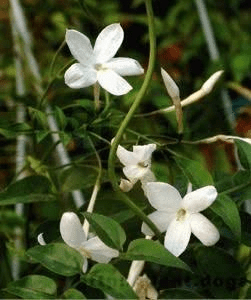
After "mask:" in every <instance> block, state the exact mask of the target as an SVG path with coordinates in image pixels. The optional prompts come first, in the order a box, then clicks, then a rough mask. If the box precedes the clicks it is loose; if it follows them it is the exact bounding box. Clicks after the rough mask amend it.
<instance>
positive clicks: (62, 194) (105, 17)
mask: <svg viewBox="0 0 251 300" xmlns="http://www.w3.org/2000/svg"><path fill="white" fill-rule="evenodd" d="M248 4H249V3H248V1H240V0H231V1H229V0H228V1H220V2H217V1H213V0H208V1H207V7H208V12H209V16H210V20H211V22H212V27H213V29H214V33H215V38H216V41H217V44H218V47H219V51H220V60H219V61H217V62H212V61H210V58H209V54H208V50H207V46H206V42H205V38H204V35H203V31H202V28H201V25H200V21H199V17H198V13H197V10H196V6H195V3H194V2H193V1H182V0H178V1H161V0H155V1H153V9H154V13H155V21H156V33H157V65H156V68H155V73H154V77H153V81H152V83H151V87H150V89H149V91H148V93H147V95H146V96H145V98H144V101H143V102H142V105H141V106H140V109H139V111H138V113H145V112H150V111H152V110H156V109H159V108H162V107H166V106H168V105H169V104H170V105H171V100H170V99H169V97H168V96H167V93H166V90H165V88H164V85H163V82H162V79H161V76H160V72H159V70H160V67H163V68H164V69H165V70H167V72H168V73H169V74H170V75H171V76H172V77H173V78H174V79H175V81H176V82H177V84H178V86H179V87H180V90H181V96H182V98H185V97H186V96H188V95H189V94H190V93H192V92H194V91H196V90H198V89H199V88H200V87H201V85H202V84H203V82H204V81H205V80H206V79H207V78H208V77H209V76H210V75H211V74H212V73H213V72H215V71H216V70H219V69H224V71H225V73H224V80H222V81H221V82H220V83H219V84H218V85H217V88H216V89H214V91H213V92H212V93H211V94H210V95H209V96H207V97H206V98H205V99H203V100H202V101H200V102H198V103H197V104H196V105H191V106H190V107H187V108H185V109H184V122H185V132H184V136H183V139H184V140H190V141H191V140H198V139H202V138H206V137H209V136H213V135H216V134H220V133H224V134H233V133H235V134H240V135H242V136H245V137H250V132H249V129H250V128H251V125H250V124H251V123H250V108H249V101H250V100H249V99H250V98H251V97H250V98H249V99H248V97H243V96H242V95H240V94H239V93H237V92H236V90H232V89H229V82H230V81H231V82H232V81H234V82H235V83H238V84H241V85H243V86H245V87H247V88H251V87H250V76H251V73H250V67H251V56H250V47H251V35H250V32H251V31H250V29H251V28H250V27H251V24H250V21H249V20H250V16H251V10H250V8H249V5H248ZM22 5H23V8H24V11H25V14H26V17H27V20H28V27H29V28H30V29H31V31H32V35H33V49H34V53H35V56H36V58H37V60H38V62H39V66H40V70H41V74H42V85H43V87H44V88H46V86H47V85H48V84H49V82H50V80H51V78H54V77H55V76H56V74H57V73H58V70H61V69H62V68H63V67H64V66H65V65H66V64H67V63H69V61H70V59H71V55H70V52H69V50H68V48H67V47H66V46H65V47H64V48H63V49H62V51H60V53H59V55H58V57H57V59H56V62H55V65H54V68H53V69H52V70H51V69H50V66H51V62H52V60H53V58H54V55H55V52H56V51H57V50H58V48H59V47H60V45H61V43H62V42H63V40H64V36H65V30H66V28H75V29H77V30H79V31H81V32H83V33H85V34H86V35H87V36H88V37H91V38H92V39H93V40H92V41H94V39H95V38H96V36H97V34H98V33H99V32H100V30H101V29H102V28H104V27H105V26H106V25H108V24H110V23H114V22H120V23H121V25H122V27H123V29H124V31H125V40H124V43H123V46H122V47H121V49H120V50H119V53H118V55H119V56H127V57H133V58H135V59H137V60H138V61H139V62H140V63H141V64H142V65H143V66H144V67H145V68H146V67H147V63H148V34H147V18H146V14H145V7H144V1H141V0H134V1H115V0H107V1H101V0H100V1H98V0H85V1H81V0H79V1H78V0H75V1H74V0H71V1H70V0H66V1H52V0H46V1H39V0H26V1H22ZM1 8H2V9H1V13H0V21H1V23H0V28H1V31H0V37H1V41H2V42H1V45H0V64H1V71H0V83H1V94H0V105H1V118H0V134H1V135H0V142H1V148H0V157H1V160H0V162H1V172H0V187H1V190H2V192H3V193H5V192H6V191H7V192H6V193H9V194H8V195H10V194H11V193H14V195H15V197H18V196H20V197H24V195H22V194H20V195H17V194H18V193H17V191H18V187H14V188H16V191H14V192H13V191H11V192H10V191H9V192H8V186H9V184H10V183H14V182H15V166H14V155H15V138H16V136H17V135H19V134H20V133H22V132H25V133H27V134H28V136H29V139H30V142H29V145H30V146H29V158H28V159H27V165H26V166H27V172H28V174H29V175H37V176H43V177H42V179H41V178H40V179H41V180H42V183H41V182H39V181H38V180H39V178H38V177H36V178H33V180H34V181H33V180H31V182H28V183H26V185H25V186H21V189H23V190H25V191H26V194H28V191H30V192H31V191H32V190H33V189H34V187H35V189H36V193H37V194H43V195H47V196H48V195H52V194H53V195H54V196H55V195H56V196H55V197H56V201H47V202H45V203H43V202H39V203H33V204H26V205H25V217H20V216H17V215H16V214H15V213H14V212H13V209H12V206H1V208H0V235H1V238H0V248H1V256H0V264H1V270H0V278H1V280H0V287H1V288H5V287H6V286H7V285H8V283H9V282H11V281H12V278H11V273H10V265H9V261H10V260H9V258H10V255H11V253H13V252H14V251H15V250H14V248H13V239H14V236H15V234H16V233H15V231H14V230H13V228H14V226H21V228H22V229H23V232H25V237H24V238H25V243H26V244H25V248H26V249H28V248H30V247H33V246H35V245H36V244H37V240H36V237H37V234H38V233H40V232H45V239H46V240H47V241H48V242H50V241H58V240H59V236H60V235H59V231H58V224H59V219H60V217H61V215H62V213H63V212H65V211H68V210H75V208H74V205H73V202H72V199H71V196H70V193H69V192H71V191H72V190H74V189H76V188H79V189H81V190H82V191H83V192H84V195H85V198H86V199H89V198H90V195H91V192H92V187H93V185H94V183H95V180H96V177H97V169H98V165H97V160H96V154H95V151H97V153H98V154H99V155H100V158H101V159H102V164H103V176H102V189H101V190H100V193H99V195H98V199H97V203H96V207H95V211H96V212H98V213H101V214H104V215H107V216H111V217H112V218H114V219H115V220H117V221H119V222H120V223H122V225H123V227H124V229H125V230H126V233H127V243H128V241H130V240H133V239H135V238H138V237H139V232H140V226H141V221H140V220H138V219H137V218H135V217H134V216H133V215H132V213H131V212H129V211H128V209H127V208H126V207H125V206H124V205H123V204H122V203H120V202H119V201H116V199H114V198H115V195H114V194H113V193H112V191H111V187H110V185H109V183H108V177H107V174H106V168H107V157H108V153H109V145H108V143H107V142H106V140H107V141H110V140H111V139H112V138H113V137H114V135H115V133H116V130H117V129H118V126H119V124H120V122H121V120H122V119H123V117H124V116H125V113H126V112H127V111H128V109H129V107H130V105H131V104H132V101H133V100H134V98H135V94H136V93H137V91H138V89H139V87H140V85H141V84H142V81H143V77H137V78H129V79H128V81H129V82H130V83H131V84H132V85H133V87H134V90H133V91H132V92H131V93H129V95H126V96H124V97H123V98H120V99H112V102H111V107H110V111H109V114H104V115H97V114H96V112H95V111H94V109H93V107H92V100H91V99H92V89H91V88H87V89H84V90H76V91H74V90H71V89H69V88H68V87H67V86H66V85H65V84H64V80H63V73H62V72H61V74H60V76H59V77H58V78H56V79H55V80H54V81H53V84H52V86H51V87H50V89H49V91H48V95H47V101H49V103H50V104H51V105H52V106H53V108H54V115H55V117H56V119H57V121H58V124H59V127H60V130H61V132H60V134H61V137H62V139H63V141H64V144H65V146H66V148H67V150H68V151H69V153H70V155H71V157H72V158H73V164H72V166H71V168H70V169H65V168H60V167H58V165H57V157H56V156H55V155H54V154H53V152H50V150H53V148H50V147H51V139H50V136H49V130H48V128H47V126H46V125H45V123H46V116H45V114H44V112H43V111H42V110H39V109H38V105H37V95H36V92H35V89H34V80H33V78H32V76H31V74H30V73H29V71H28V68H27V70H26V78H27V79H26V82H25V84H26V87H27V90H28V93H27V94H26V95H25V96H24V97H22V98H17V96H16V95H15V67H14V62H13V59H14V57H15V51H14V50H13V43H12V38H11V28H10V18H9V4H8V1H2V2H1ZM220 86H221V87H224V88H227V89H228V92H229V95H230V98H231V102H232V108H233V112H234V114H235V117H236V121H235V123H234V124H233V128H231V126H230V125H229V124H228V121H227V117H226V115H225V112H224V109H223V106H222V102H221V94H220V89H221V88H220ZM103 96H104V95H103ZM113 100H114V101H113ZM17 101H21V102H22V103H24V104H25V105H26V106H27V107H28V112H29V120H28V121H27V122H26V124H21V125H19V126H17V125H14V123H15V109H14V108H15V103H16V102H17ZM73 103H75V104H76V103H77V104H78V105H77V106H76V105H73ZM129 129H130V130H131V131H129V130H128V131H127V133H126V139H125V140H126V144H125V145H126V146H130V145H132V144H135V142H138V143H145V142H146V139H145V136H146V137H147V138H149V139H150V140H151V139H154V140H157V141H159V142H162V143H166V144H167V145H168V147H169V149H170V151H173V152H170V151H168V150H166V148H163V149H161V150H160V151H158V153H157V154H154V158H153V161H154V164H153V170H154V171H155V172H156V174H157V175H156V176H157V178H158V180H159V181H163V182H169V183H171V184H173V185H175V186H176V187H177V188H179V190H181V192H182V193H183V194H184V193H185V191H186V184H187V179H186V178H185V177H184V175H183V173H181V172H180V169H179V168H178V167H177V164H176V163H175V160H174V159H173V155H172V153H176V154H182V155H185V156H186V157H187V158H190V159H194V160H196V161H198V162H200V163H201V165H202V166H203V168H205V169H206V170H209V171H210V173H211V174H212V176H213V178H214V180H215V182H218V187H219V190H220V189H222V190H224V184H223V183H222V182H225V183H226V185H227V184H229V182H230V181H231V182H233V186H234V187H236V186H238V184H239V183H240V182H241V183H243V178H244V177H245V179H246V180H247V181H248V179H247V178H249V177H247V173H246V174H245V176H243V174H239V177H238V178H237V177H235V179H236V178H237V179H236V181H233V176H234V175H236V172H237V171H238V165H237V164H236V162H235V160H234V151H233V147H232V146H231V145H225V144H223V143H221V144H218V143H217V144H213V145H203V146H202V145H201V146H195V145H191V144H179V143H178V144H177V143H174V144H173V141H176V139H177V138H178V137H177V133H176V130H177V128H176V119H175V114H174V113H170V114H163V115H156V116H153V117H149V118H148V117H144V118H142V117H141V118H137V117H136V118H134V119H133V120H132V122H131V123H130V128H129ZM100 137H102V138H103V140H102V139H101V138H100ZM94 148H95V149H96V150H95V151H94ZM244 152H245V151H244ZM247 152H248V150H247ZM245 155H246V156H247V158H245V159H246V160H247V161H249V162H250V157H248V154H247V153H244V156H245ZM120 169H121V166H120V165H119V164H118V169H117V171H118V173H119V172H121V171H120ZM121 174H122V173H121ZM240 175H242V176H243V177H241V176H240ZM13 178H14V179H13ZM46 178H47V181H46ZM43 180H44V181H43ZM224 180H225V181H224ZM216 186H217V184H216ZM6 189H7V190H6ZM250 192H251V190H250V187H249V188H246V189H245V190H244V191H242V190H241V191H237V192H236V193H233V194H231V197H232V199H233V200H234V201H235V203H237V204H238V207H239V209H240V210H242V214H243V218H242V222H243V224H244V225H243V227H242V229H243V230H244V233H245V234H246V235H247V236H248V237H250V235H249V234H250V233H249V232H250V225H248V220H249V219H250V215H248V214H247V213H246V212H244V211H243V201H244V200H246V199H249V198H250V196H251V195H250ZM11 195H13V194H11ZM1 196H2V197H3V194H2V195H1ZM1 196H0V197H1ZM48 197H49V196H48ZM131 197H132V198H133V199H137V200H135V201H136V202H137V204H138V205H139V206H140V207H141V208H142V209H145V212H149V211H150V207H149V206H148V204H147V202H146V199H145V198H144V196H143V195H142V193H140V189H139V187H137V188H136V189H135V190H133V191H132V192H131ZM9 198H11V197H9ZM28 198H29V197H28ZM0 199H1V198H0ZM48 200H49V199H48ZM54 200H55V199H54ZM38 201H39V200H38ZM85 208H86V206H85V207H83V211H84V210H85ZM208 214H209V215H210V214H212V212H211V211H209V212H208ZM212 216H213V218H214V219H215V222H216V223H218V224H221V223H222V220H220V218H219V217H217V216H215V215H214V214H213V215H212ZM222 228H223V227H222ZM224 230H225V234H224V232H223V231H224ZM221 234H222V235H223V237H222V239H221V241H220V243H219V247H221V248H222V249H224V251H226V253H228V254H226V255H230V254H233V252H234V253H235V254H236V251H237V248H238V247H237V244H236V241H234V242H233V239H232V236H231V238H230V239H229V238H228V235H229V234H230V233H229V228H226V226H225V228H223V229H222V232H221ZM230 235H231V234H230ZM247 240H248V239H247V238H246V239H245V243H244V242H243V243H244V244H245V245H247V246H250V241H249V242H247ZM238 245H239V244H238ZM238 249H239V250H238V251H241V250H240V248H238ZM24 251H25V249H23V252H22V251H21V252H22V253H18V255H19V257H20V258H21V260H22V276H25V275H27V274H32V273H34V272H35V273H36V274H43V275H46V276H47V275H48V276H49V277H51V278H53V279H54V280H55V281H56V282H57V284H58V287H59V292H61V293H63V292H64V291H65V289H66V288H65V287H66V286H67V285H68V286H71V283H69V281H71V280H72V281H74V278H70V279H69V280H68V281H67V280H65V278H61V276H59V275H55V274H53V273H52V272H50V271H48V270H47V269H45V268H43V267H41V266H38V265H31V264H29V263H28V260H27V258H26V256H25V255H24ZM200 251H201V252H200ZM203 251H206V250H205V249H203V248H202V250H200V248H198V255H197V256H196V257H199V255H201V257H202V258H201V260H200V259H198V258H197V261H196V257H195V256H194V253H193V252H192V251H191V250H190V249H188V251H187V252H186V253H185V254H184V260H185V261H186V263H188V264H191V265H193V266H194V267H195V268H196V271H197V272H196V274H195V275H194V276H193V277H192V278H190V277H189V278H188V280H187V282H188V283H187V285H186V284H184V282H185V283H186V276H187V275H186V273H185V272H184V273H183V271H180V270H178V271H177V270H176V269H175V270H173V269H170V268H168V269H166V268H163V267H161V266H159V265H156V264H151V263H149V264H147V266H146V271H147V273H148V274H149V277H152V278H151V279H152V280H153V283H154V285H155V286H156V287H157V288H158V289H160V290H163V289H168V288H184V286H185V288H188V289H189V292H191V293H193V292H194V291H196V292H198V293H199V294H201V295H203V296H204V297H216V298H217V297H219V298H227V297H230V296H231V297H237V295H238V292H239V290H237V291H236V289H234V292H233V293H232V290H231V289H226V288H225V289H220V290H219V289H217V288H215V287H214V285H213V284H211V285H209V288H208V287H207V288H205V287H204V286H203V285H201V284H200V283H201V280H208V278H205V277H206V275H205V266H207V264H209V263H207V262H203V263H201V262H202V261H203V259H205V255H207V256H209V258H210V255H211V257H212V263H215V261H220V259H219V257H220V255H222V253H220V254H218V253H216V252H217V251H218V250H217V249H216V250H212V251H211V250H208V251H209V252H206V253H204V254H203ZM210 251H211V252H210ZM213 251H215V252H213ZM247 253H249V252H247ZM203 255H204V256H203ZM244 257H245V255H244ZM182 258H183V257H182ZM229 259H230V260H231V259H232V256H231V258H229ZM242 259H244V258H243V257H242ZM245 259H246V260H247V261H248V255H247V257H245ZM209 262H210V259H209ZM224 263H225V261H224ZM240 263H243V261H241V260H240V259H239V260H238V255H237V254H236V255H235V258H234V262H232V261H231V262H229V264H228V263H227V262H226V264H227V266H224V265H221V266H220V267H219V270H218V272H219V274H221V270H223V269H224V268H228V266H229V265H230V266H232V268H233V266H235V264H238V267H239V264H240ZM247 265H248V266H249V264H248V263H247ZM116 266H117V267H118V268H119V270H120V272H121V273H122V274H123V275H125V276H126V274H127V272H128V269H129V266H130V264H129V263H128V262H125V261H122V262H118V263H117V265H116ZM242 267H243V266H242ZM244 267H245V266H244ZM230 269H231V268H230ZM213 272H217V270H216V271H215V270H214V271H213ZM241 272H243V270H241V271H240V273H241ZM234 274H236V271H233V274H232V275H233V276H234ZM241 274H242V273H241ZM210 276H211V277H210ZM213 276H215V275H212V274H209V277H210V278H211V279H212V278H213ZM170 277H171V278H173V279H172V280H170V279H169V278H170ZM239 278H241V276H240V277H238V279H239ZM236 280H237V279H236ZM198 282H199V283H198ZM225 284H226V285H227V284H228V285H230V284H231V283H229V282H227V281H226V282H225ZM235 284H236V285H238V282H237V281H236V282H235ZM189 285H190V286H189ZM80 290H85V292H84V294H85V295H86V297H88V298H90V297H93V298H98V297H101V298H102V297H103V294H102V292H100V291H97V290H95V291H94V290H93V289H92V288H91V287H89V286H86V285H84V283H83V282H82V283H81V284H80ZM229 291H230V292H229ZM168 293H171V291H169V292H168ZM173 293H175V291H173ZM59 294H60V293H59ZM2 295H4V296H2ZM2 295H1V296H2V297H3V298H4V297H12V296H11V295H9V294H8V293H6V292H3V294H2ZM174 295H175V294H174ZM174 295H172V296H171V297H174ZM177 295H178V297H182V295H183V296H184V295H186V296H187V294H182V295H181V294H177ZM177 295H176V296H177ZM248 295H249V294H247V296H248ZM168 296H170V294H168ZM190 296H191V295H190ZM166 297H167V296H166ZM187 297H188V296H187Z"/></svg>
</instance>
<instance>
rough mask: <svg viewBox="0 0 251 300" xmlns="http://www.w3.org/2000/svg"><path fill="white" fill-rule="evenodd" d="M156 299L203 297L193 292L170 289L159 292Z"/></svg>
mask: <svg viewBox="0 0 251 300" xmlns="http://www.w3.org/2000/svg"><path fill="white" fill-rule="evenodd" d="M158 299H203V297H202V296H200V295H199V294H197V293H196V292H195V291H193V290H189V289H176V288H172V289H167V290H164V291H161V293H160V296H159V298H158Z"/></svg>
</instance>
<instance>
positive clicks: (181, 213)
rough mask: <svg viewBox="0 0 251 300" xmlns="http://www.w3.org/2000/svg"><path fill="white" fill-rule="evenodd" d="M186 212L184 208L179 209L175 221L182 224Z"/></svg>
mask: <svg viewBox="0 0 251 300" xmlns="http://www.w3.org/2000/svg"><path fill="white" fill-rule="evenodd" d="M186 214H187V212H186V210H185V209H184V208H180V209H179V210H178V211H177V213H176V220H177V221H181V222H183V221H184V220H185V218H186Z"/></svg>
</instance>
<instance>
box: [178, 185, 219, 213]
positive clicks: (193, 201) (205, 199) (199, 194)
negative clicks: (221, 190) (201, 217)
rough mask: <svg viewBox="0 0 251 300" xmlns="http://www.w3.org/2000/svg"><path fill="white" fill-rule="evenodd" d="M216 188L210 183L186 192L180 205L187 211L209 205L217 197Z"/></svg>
mask: <svg viewBox="0 0 251 300" xmlns="http://www.w3.org/2000/svg"><path fill="white" fill-rule="evenodd" d="M217 195H218V193H217V191H216V188H215V187H214V186H212V185H208V186H204V187H202V188H200V189H198V190H195V191H193V192H191V193H189V194H186V195H185V197H184V198H183V200H182V202H181V207H184V208H185V209H186V210H188V211H189V212H193V213H196V212H199V211H202V210H204V209H206V208H207V207H209V206H210V205H211V204H212V203H213V202H214V200H215V199H216V198H217Z"/></svg>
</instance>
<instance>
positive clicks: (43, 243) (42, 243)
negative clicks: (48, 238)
mask: <svg viewBox="0 0 251 300" xmlns="http://www.w3.org/2000/svg"><path fill="white" fill-rule="evenodd" d="M43 235H44V233H43V232H42V233H40V234H39V235H38V236H37V241H38V243H39V244H40V245H41V246H45V245H46V242H45V240H44V237H43Z"/></svg>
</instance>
